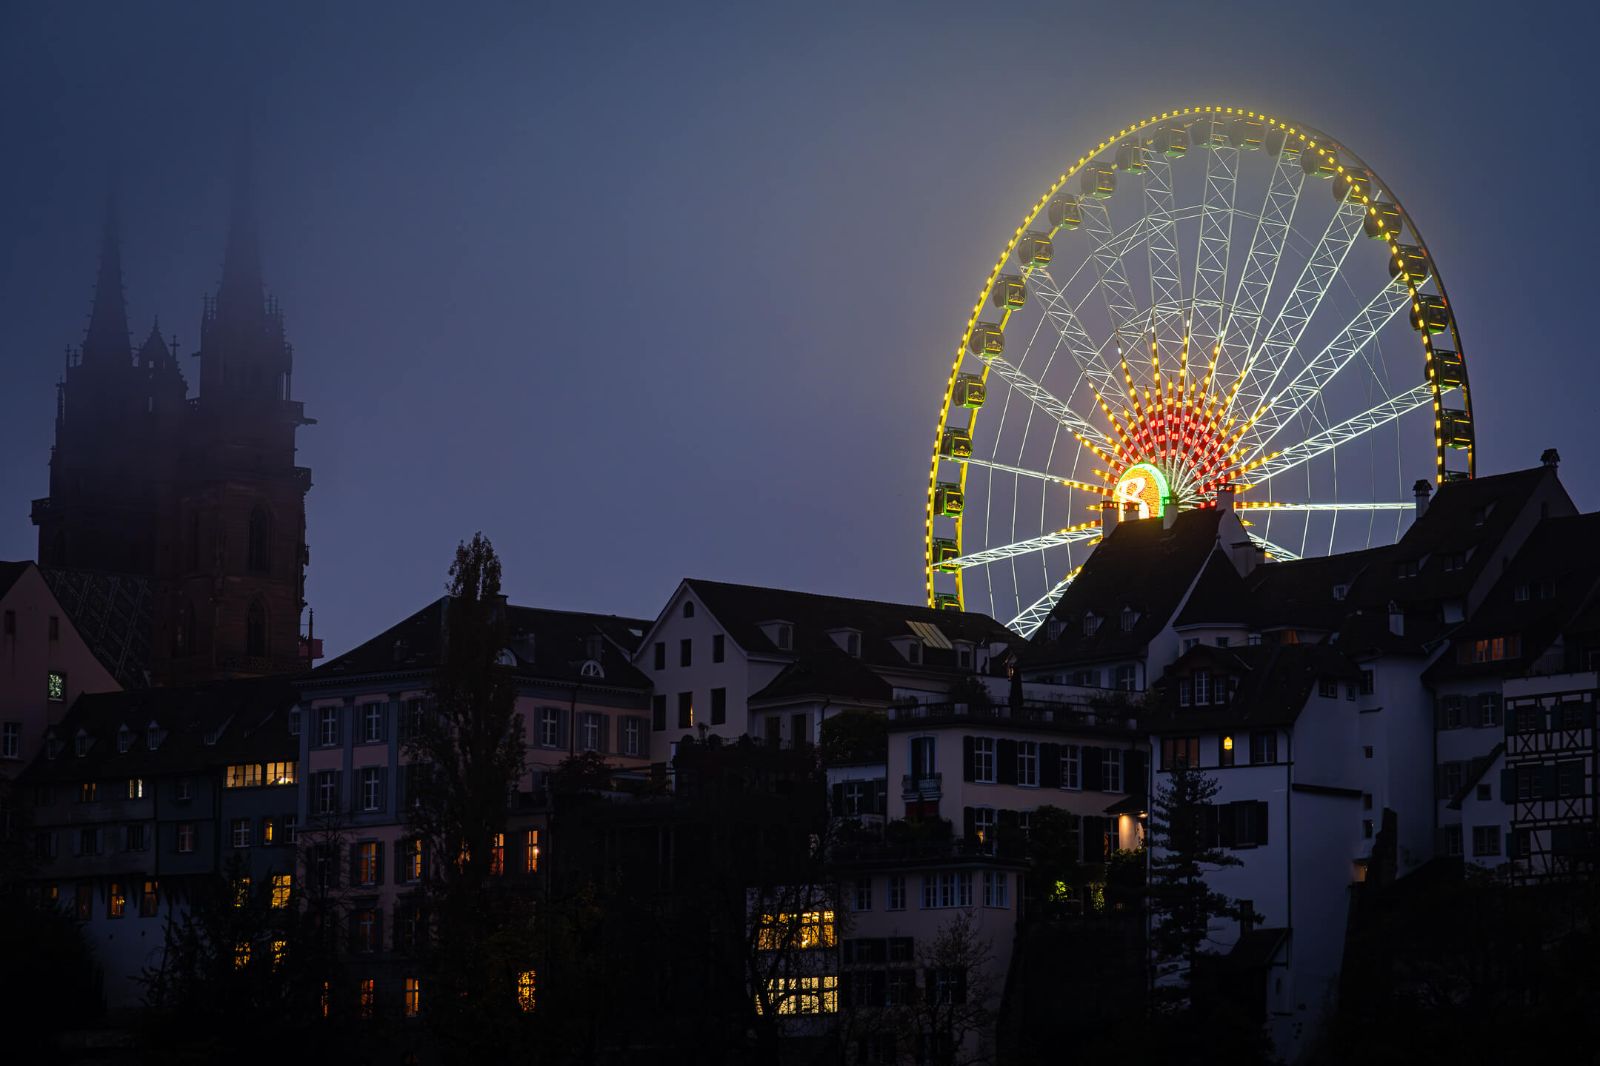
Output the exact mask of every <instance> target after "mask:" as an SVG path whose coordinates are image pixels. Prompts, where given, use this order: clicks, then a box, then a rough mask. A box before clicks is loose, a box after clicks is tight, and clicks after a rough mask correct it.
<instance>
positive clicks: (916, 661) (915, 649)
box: [906, 640, 922, 666]
mask: <svg viewBox="0 0 1600 1066" xmlns="http://www.w3.org/2000/svg"><path fill="white" fill-rule="evenodd" d="M906 662H908V663H910V664H911V665H912V666H921V665H922V642H921V641H920V640H910V641H907V642H906Z"/></svg>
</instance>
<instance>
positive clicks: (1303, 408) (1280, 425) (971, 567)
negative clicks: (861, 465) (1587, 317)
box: [923, 106, 1474, 635]
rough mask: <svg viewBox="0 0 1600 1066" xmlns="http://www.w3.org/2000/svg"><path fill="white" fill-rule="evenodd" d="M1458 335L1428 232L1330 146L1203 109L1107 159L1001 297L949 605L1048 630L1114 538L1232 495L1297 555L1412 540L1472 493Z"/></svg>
mask: <svg viewBox="0 0 1600 1066" xmlns="http://www.w3.org/2000/svg"><path fill="white" fill-rule="evenodd" d="M1473 464H1474V436H1473V423H1472V403H1471V397H1470V393H1469V391H1468V385H1467V369H1466V362H1465V358H1464V356H1463V354H1462V348H1461V341H1460V334H1459V331H1458V330H1457V328H1456V320H1455V315H1454V313H1453V311H1452V308H1451V306H1450V302H1449V300H1448V298H1447V296H1446V294H1445V289H1444V284H1443V282H1442V281H1441V280H1440V277H1439V272H1438V270H1437V268H1436V266H1435V264H1434V261H1433V258H1432V256H1431V255H1430V254H1429V253H1428V249H1427V246H1426V245H1425V244H1424V243H1423V240H1422V235H1421V234H1420V233H1419V232H1418V231H1417V228H1416V225H1415V224H1414V223H1413V222H1412V220H1411V217H1410V215H1409V214H1407V212H1406V210H1405V208H1403V207H1402V206H1401V205H1400V201H1399V198H1398V197H1397V196H1395V195H1394V193H1393V191H1392V190H1391V189H1390V188H1389V187H1388V186H1387V185H1386V184H1384V183H1383V181H1382V180H1381V179H1380V178H1379V177H1378V175H1377V174H1376V173H1375V172H1374V171H1373V170H1372V168H1371V167H1369V166H1368V165H1367V164H1366V163H1365V162H1364V161H1363V160H1362V159H1361V158H1360V157H1359V156H1358V155H1356V154H1355V153H1354V152H1353V151H1352V150H1350V149H1349V148H1348V147H1346V146H1345V145H1343V144H1341V143H1339V142H1338V141H1336V140H1334V139H1333V138H1331V137H1329V136H1328V135H1326V134H1324V133H1322V132H1321V131H1319V130H1315V129H1312V128H1310V127H1309V126H1304V125H1300V124H1298V123H1294V122H1289V121H1286V120H1283V119H1278V118H1273V117H1271V116H1268V115H1264V114H1261V113H1258V112H1254V111H1248V110H1245V109H1241V108H1237V107H1206V106H1201V107H1186V108H1181V109H1178V110H1174V111H1169V112H1165V113H1163V114H1160V115H1152V116H1150V117H1149V118H1147V119H1144V120H1142V121H1140V122H1136V123H1134V124H1133V125H1130V126H1128V127H1127V128H1125V129H1122V130H1120V131H1118V132H1117V133H1116V134H1115V135H1113V136H1110V137H1107V138H1106V139H1105V140H1103V141H1101V142H1100V144H1099V145H1097V146H1096V147H1095V148H1094V149H1093V150H1092V151H1090V152H1088V153H1086V154H1085V155H1083V156H1082V157H1081V158H1079V159H1078V161H1077V162H1076V163H1075V164H1074V165H1072V166H1071V167H1070V168H1069V169H1068V170H1067V171H1066V173H1064V174H1062V175H1061V176H1060V177H1058V178H1057V179H1056V181H1055V182H1054V183H1053V184H1052V185H1051V186H1050V188H1049V189H1048V190H1047V191H1046V192H1045V194H1044V196H1042V197H1040V199H1039V201H1038V202H1037V203H1035V204H1034V205H1033V206H1032V207H1031V208H1029V209H1028V211H1027V213H1026V214H1025V215H1024V216H1023V219H1022V224H1021V225H1020V226H1018V227H1017V230H1016V232H1015V233H1014V234H1013V235H1012V236H1011V238H1010V240H1009V241H1008V242H1007V243H1006V246H1005V249H1004V251H1003V252H1002V253H1001V255H1000V258H999V260H998V262H996V263H995V266H994V268H993V269H992V270H991V271H990V272H989V275H988V277H987V278H986V279H985V280H984V283H983V287H982V289H981V290H980V292H979V294H978V302H977V304H976V305H975V306H974V307H973V309H972V313H971V315H970V316H969V317H968V319H967V323H966V328H965V330H964V331H963V333H962V335H961V344H960V346H959V348H958V349H957V351H956V357H955V364H954V366H953V367H952V368H951V371H950V378H949V382H948V385H947V387H946V389H945V396H944V404H943V407H942V408H941V410H940V412H939V422H938V428H937V430H936V432H935V436H934V449H933V459H932V464H931V470H930V475H929V479H928V509H927V524H926V531H925V535H924V546H923V547H924V553H923V561H924V566H925V569H926V577H927V596H928V602H929V604H930V605H931V606H935V607H961V608H965V609H968V610H979V611H985V612H987V613H989V614H992V615H993V616H994V617H996V618H999V619H1001V620H1003V621H1005V620H1009V622H1010V625H1011V627H1012V628H1013V629H1015V630H1017V631H1018V632H1020V633H1022V634H1023V635H1031V633H1032V632H1033V631H1034V630H1035V629H1036V628H1038V626H1039V625H1040V624H1041V623H1042V622H1043V621H1044V619H1045V618H1046V617H1047V616H1048V615H1049V613H1050V610H1051V608H1052V607H1053V606H1054V605H1055V603H1056V602H1057V601H1058V600H1059V599H1060V597H1061V595H1062V593H1063V592H1064V591H1065V590H1066V588H1067V586H1068V585H1069V584H1070V583H1071V582H1072V580H1073V578H1074V577H1075V576H1076V574H1077V572H1078V570H1079V569H1080V568H1081V567H1082V565H1083V562H1084V560H1085V559H1086V558H1087V557H1088V554H1089V553H1090V552H1091V551H1092V550H1093V548H1094V545H1095V544H1096V543H1098V541H1099V539H1100V535H1101V523H1100V516H1101V512H1102V509H1103V507H1104V506H1105V505H1106V504H1107V503H1108V502H1110V503H1111V504H1112V505H1114V506H1115V508H1117V509H1118V510H1119V512H1120V511H1122V510H1124V509H1130V510H1129V512H1128V513H1134V512H1136V513H1137V515H1138V517H1141V518H1145V517H1154V516H1158V515H1161V514H1162V513H1164V512H1165V511H1166V510H1167V509H1169V508H1182V509H1187V508H1198V507H1214V506H1216V503H1217V494H1218V492H1219V491H1231V492H1232V493H1233V494H1234V496H1235V499H1236V501H1237V502H1236V503H1235V504H1234V506H1235V508H1236V509H1237V510H1238V512H1239V517H1240V519H1241V520H1242V521H1243V522H1245V524H1246V526H1247V528H1248V530H1249V532H1250V535H1251V536H1252V538H1254V539H1255V540H1256V541H1257V543H1258V544H1259V545H1260V546H1261V547H1263V548H1264V549H1265V550H1266V552H1267V554H1268V556H1269V557H1270V558H1274V559H1281V560H1292V559H1297V558H1301V557H1304V556H1310V555H1317V554H1326V553H1332V552H1337V551H1350V550H1357V549H1361V548H1366V547H1372V546H1376V545H1378V544H1385V543H1393V542H1394V540H1395V539H1397V538H1398V537H1399V535H1400V534H1401V533H1402V532H1403V531H1404V528H1405V524H1406V523H1407V521H1408V520H1409V516H1410V514H1411V513H1413V512H1414V509H1415V500H1414V497H1413V491H1412V488H1411V486H1412V485H1413V484H1414V483H1415V482H1416V481H1417V480H1418V479H1425V480H1430V479H1431V480H1432V481H1436V482H1442V481H1449V480H1454V479H1458V478H1467V477H1471V476H1472V473H1473V469H1474V467H1473Z"/></svg>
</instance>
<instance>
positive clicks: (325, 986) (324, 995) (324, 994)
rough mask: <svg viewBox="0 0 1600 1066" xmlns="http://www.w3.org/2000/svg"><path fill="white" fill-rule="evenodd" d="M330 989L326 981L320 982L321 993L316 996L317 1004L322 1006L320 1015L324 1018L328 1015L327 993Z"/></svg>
mask: <svg viewBox="0 0 1600 1066" xmlns="http://www.w3.org/2000/svg"><path fill="white" fill-rule="evenodd" d="M331 991H332V990H331V989H330V988H329V987H328V982H327V981H324V982H322V995H320V996H319V997H318V1000H319V1006H320V1007H321V1008H322V1016H323V1017H324V1018H326V1017H327V1016H328V999H329V993H330V992H331Z"/></svg>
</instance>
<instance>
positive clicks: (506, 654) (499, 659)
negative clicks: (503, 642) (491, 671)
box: [494, 648, 517, 666]
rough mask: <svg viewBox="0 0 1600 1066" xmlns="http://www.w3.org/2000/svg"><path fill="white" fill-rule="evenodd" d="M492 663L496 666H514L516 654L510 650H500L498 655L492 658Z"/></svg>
mask: <svg viewBox="0 0 1600 1066" xmlns="http://www.w3.org/2000/svg"><path fill="white" fill-rule="evenodd" d="M494 661H495V665H497V666H516V665H517V653H516V652H514V651H512V650H511V649H510V648H501V649H500V654H499V655H496V656H495V657H494Z"/></svg>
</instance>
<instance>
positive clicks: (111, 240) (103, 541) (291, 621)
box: [33, 176, 311, 684]
mask: <svg viewBox="0 0 1600 1066" xmlns="http://www.w3.org/2000/svg"><path fill="white" fill-rule="evenodd" d="M176 348H177V346H176V341H174V342H173V343H172V344H171V345H169V344H168V343H167V342H166V341H164V340H163V339H162V337H161V334H160V331H159V329H158V328H157V327H155V326H152V328H151V331H150V334H149V336H148V337H147V338H146V339H145V340H144V342H143V344H142V345H141V346H140V347H139V349H138V352H137V354H135V353H134V351H133V349H132V345H131V343H130V340H129V332H128V318H127V307H126V302H125V300H124V298H123V292H122V261H121V246H120V242H119V240H118V236H117V230H116V216H115V211H114V210H108V212H107V222H106V227H105V235H104V237H103V239H102V245H101V255H100V271H99V280H98V281H97V283H96V286H95V297H94V303H93V308H92V311H91V314H90V321H89V330H88V333H87V335H86V336H85V339H84V343H83V347H82V349H81V351H80V352H78V353H76V354H75V355H69V358H68V362H67V370H66V376H65V379H64V381H63V383H62V385H61V386H60V395H59V399H58V404H57V417H56V446H55V448H54V450H53V452H52V455H51V463H50V495H49V496H48V497H47V498H45V499H42V500H37V501H35V502H34V510H33V517H34V522H35V524H36V525H38V527H39V557H40V561H41V563H43V564H44V565H45V566H47V567H54V568H58V569H70V570H95V571H103V572H110V573H116V574H121V575H131V576H136V577H141V578H144V579H146V580H147V581H148V582H149V585H150V591H151V603H152V609H153V622H152V624H151V632H150V648H151V663H150V674H151V679H152V680H153V681H154V682H155V683H157V684H181V683H188V682H194V681H203V680H208V679H212V678H223V677H243V676H253V675H260V674H269V673H283V672H288V671H293V670H297V669H300V668H302V667H303V666H305V665H308V664H307V663H306V662H305V661H304V660H303V659H302V658H301V641H300V614H301V609H302V607H303V606H304V578H305V566H306V562H307V559H308V555H307V551H306V546H305V495H306V492H307V491H308V490H309V489H310V487H311V472H310V470H308V469H307V468H305V467H300V466H296V465H295V433H296V430H297V429H298V428H299V427H300V426H302V425H306V424H308V423H309V422H310V420H309V419H307V418H305V416H304V412H303V407H302V404H300V403H299V402H298V401H296V400H293V399H292V398H291V395H292V394H291V391H290V382H291V371H292V365H293V352H292V350H291V348H290V346H289V344H288V342H287V341H286V340H285V338H284V327H283V314H282V312H281V310H280V309H279V308H278V306H277V304H276V302H274V301H272V300H271V299H269V298H268V297H267V295H266V290H265V286H264V284H263V282H262V274H261V257H260V249H259V235H258V229H257V225H256V219H255V212H254V204H253V203H252V199H251V192H250V188H249V183H248V180H247V179H246V178H245V177H243V176H241V178H240V179H239V180H238V182H237V183H236V186H235V189H234V202H233V213H232V219H231V222H230V225H229V229H228V237H227V245H226V251H225V254H224V258H223V266H222V280H221V283H220V284H219V286H218V288H217V292H216V295H215V296H214V297H208V298H206V300H205V302H204V306H203V308H202V313H201V322H200V351H199V352H198V353H197V355H198V356H199V359H200V375H199V377H200V388H199V394H198V395H197V396H194V397H189V396H188V395H187V393H188V388H187V385H186V383H185V381H184V377H183V373H182V371H181V370H180V368H179V366H178V359H177V351H176Z"/></svg>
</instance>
